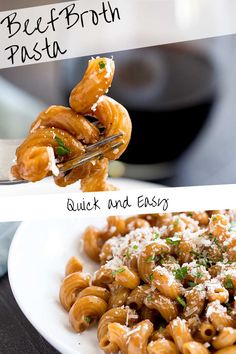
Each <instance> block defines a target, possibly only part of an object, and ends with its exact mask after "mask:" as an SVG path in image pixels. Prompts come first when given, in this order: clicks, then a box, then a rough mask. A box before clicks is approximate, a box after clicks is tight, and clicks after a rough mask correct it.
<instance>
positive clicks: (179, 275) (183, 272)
mask: <svg viewBox="0 0 236 354" xmlns="http://www.w3.org/2000/svg"><path fill="white" fill-rule="evenodd" d="M173 273H174V274H175V279H177V280H184V279H185V277H186V276H187V275H188V268H187V267H181V268H179V269H176V270H173Z"/></svg>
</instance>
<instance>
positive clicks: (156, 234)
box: [153, 232, 160, 240]
mask: <svg viewBox="0 0 236 354" xmlns="http://www.w3.org/2000/svg"><path fill="white" fill-rule="evenodd" d="M159 237H160V234H159V232H155V233H154V237H153V239H154V240H157V239H158V238H159Z"/></svg>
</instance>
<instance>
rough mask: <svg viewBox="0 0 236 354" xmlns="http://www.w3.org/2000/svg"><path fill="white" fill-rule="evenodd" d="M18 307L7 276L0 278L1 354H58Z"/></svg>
mask: <svg viewBox="0 0 236 354" xmlns="http://www.w3.org/2000/svg"><path fill="white" fill-rule="evenodd" d="M57 353H58V351H57V350H55V349H54V348H53V347H52V346H51V345H49V344H48V343H47V342H46V341H45V340H44V339H43V338H42V337H41V336H40V334H39V333H38V332H37V331H36V330H35V329H34V328H33V326H32V325H31V324H30V322H29V321H28V320H27V319H26V317H25V316H24V315H23V313H22V312H21V310H20V308H19V306H18V305H17V303H16V301H15V299H14V297H13V294H12V291H11V288H10V284H9V281H8V277H7V275H6V276H4V277H3V278H0V354H57Z"/></svg>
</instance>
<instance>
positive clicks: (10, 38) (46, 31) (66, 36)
mask: <svg viewBox="0 0 236 354" xmlns="http://www.w3.org/2000/svg"><path fill="white" fill-rule="evenodd" d="M235 19H236V1H235V0H109V1H100V0H78V1H71V2H64V3H59V4H53V5H46V6H38V7H31V8H26V9H19V10H12V11H4V12H0V33H1V37H0V68H7V67H11V66H19V65H26V64H35V63H42V62H47V61H52V60H59V59H66V58H73V57H79V56H85V55H92V54H94V53H103V52H114V51H118V50H126V49H131V48H140V47H146V46H153V45H158V44H165V43H173V42H181V41H190V40H194V39H199V38H207V37H217V36H222V35H228V34H233V33H236V20H235Z"/></svg>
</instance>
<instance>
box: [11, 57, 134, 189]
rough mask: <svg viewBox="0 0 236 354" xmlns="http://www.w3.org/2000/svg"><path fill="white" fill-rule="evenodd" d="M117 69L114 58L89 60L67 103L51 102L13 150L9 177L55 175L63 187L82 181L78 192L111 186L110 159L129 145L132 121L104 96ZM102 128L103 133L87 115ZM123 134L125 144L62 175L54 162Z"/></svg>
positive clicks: (122, 109) (40, 177) (34, 178)
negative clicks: (51, 104) (65, 105)
mask: <svg viewBox="0 0 236 354" xmlns="http://www.w3.org/2000/svg"><path fill="white" fill-rule="evenodd" d="M114 71H115V64H114V61H113V60H112V59H108V58H96V59H93V58H92V59H91V60H90V61H89V64H88V67H87V70H86V72H85V74H84V77H83V79H82V80H81V81H80V82H79V83H78V84H77V85H76V86H75V87H74V89H73V90H72V91H71V94H70V100H69V102H70V107H63V106H50V107H49V108H47V109H46V110H44V111H43V112H41V113H40V114H39V116H38V117H37V119H36V120H35V122H34V123H33V124H32V126H31V129H30V132H29V135H28V137H27V138H26V139H25V141H24V142H23V143H22V144H21V145H20V146H19V147H18V148H17V150H16V164H15V165H14V166H12V169H11V173H12V175H13V177H15V178H18V179H25V180H28V181H31V182H36V181H39V180H41V179H43V178H44V177H46V176H48V175H51V174H52V175H53V176H54V180H55V183H56V184H57V185H59V186H61V187H64V186H67V185H69V184H72V183H74V182H76V181H78V180H81V189H82V191H86V192H91V191H104V190H112V189H114V187H112V186H110V185H109V184H108V183H107V182H106V178H107V174H108V162H109V160H116V159H118V158H119V157H120V156H121V154H122V153H123V152H124V151H125V149H126V148H127V145H128V143H129V141H130V136H131V129H132V127H131V120H130V117H129V114H128V112H127V110H126V109H125V108H124V107H123V106H122V105H121V104H119V103H118V102H116V101H115V100H113V99H112V98H110V97H108V96H106V95H105V94H106V93H107V92H108V89H109V87H110V86H111V83H112V80H113V76H114ZM88 117H91V119H93V120H95V122H96V120H97V121H98V122H99V123H100V124H101V126H102V127H103V128H104V131H103V132H102V133H101V132H100V130H99V129H98V127H97V126H96V124H93V123H92V121H91V119H89V118H88ZM119 133H122V136H121V137H120V138H119V139H117V140H116V142H117V143H119V142H122V143H123V145H121V146H120V147H118V148H116V149H114V150H113V151H110V152H107V153H105V155H104V156H105V157H104V158H102V159H97V160H96V159H95V160H94V161H90V162H87V163H86V164H83V165H81V166H79V167H77V168H74V169H73V170H71V171H70V172H68V173H65V174H62V173H60V172H59V169H58V168H57V166H56V163H60V162H66V161H68V160H71V159H73V158H75V157H79V156H81V155H82V154H84V153H85V151H86V147H87V146H88V145H91V144H93V143H96V142H98V141H99V140H101V139H104V138H106V137H109V136H111V135H115V134H119Z"/></svg>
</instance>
